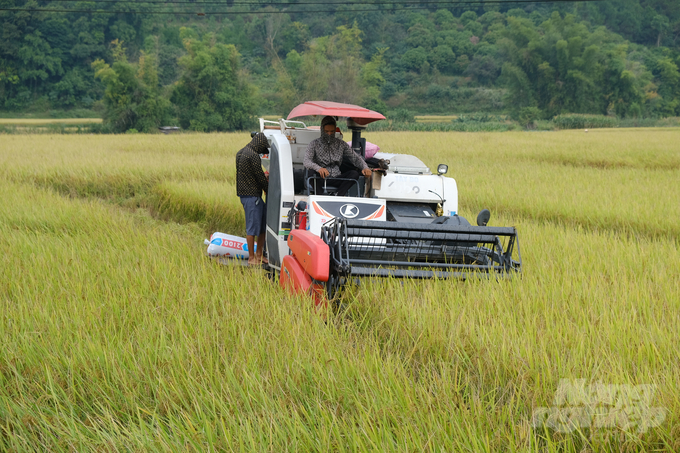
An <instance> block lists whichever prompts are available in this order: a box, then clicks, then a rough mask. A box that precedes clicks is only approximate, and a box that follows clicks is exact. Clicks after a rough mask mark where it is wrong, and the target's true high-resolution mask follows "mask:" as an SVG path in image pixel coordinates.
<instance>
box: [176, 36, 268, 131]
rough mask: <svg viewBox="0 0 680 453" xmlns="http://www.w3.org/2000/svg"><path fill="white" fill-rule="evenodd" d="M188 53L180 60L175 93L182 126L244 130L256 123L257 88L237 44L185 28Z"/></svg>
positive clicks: (196, 128) (217, 129)
mask: <svg viewBox="0 0 680 453" xmlns="http://www.w3.org/2000/svg"><path fill="white" fill-rule="evenodd" d="M182 32H183V35H184V47H185V49H186V51H187V55H185V56H183V57H181V58H180V59H179V64H180V67H181V68H182V70H183V73H182V76H181V77H180V79H179V81H178V82H177V84H176V86H175V88H174V91H173V93H172V97H171V100H172V102H173V103H174V104H175V105H176V107H177V114H178V117H179V122H180V125H181V126H182V127H183V128H185V129H191V130H195V131H204V132H210V131H233V130H244V129H247V128H248V127H250V126H251V125H252V124H253V122H254V115H255V107H256V105H255V88H254V87H253V86H252V85H250V84H249V83H247V82H246V79H245V76H244V75H243V74H242V73H241V69H240V61H239V60H240V55H239V53H238V51H237V50H236V47H234V46H233V45H225V44H219V43H217V44H213V35H211V34H207V35H206V36H205V37H204V38H203V40H198V39H195V38H193V37H187V36H188V30H186V29H182Z"/></svg>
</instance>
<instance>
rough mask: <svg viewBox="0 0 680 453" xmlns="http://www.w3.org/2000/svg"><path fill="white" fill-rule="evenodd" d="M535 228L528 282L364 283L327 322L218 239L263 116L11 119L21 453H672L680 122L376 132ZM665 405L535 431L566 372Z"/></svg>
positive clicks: (2, 395)
mask: <svg viewBox="0 0 680 453" xmlns="http://www.w3.org/2000/svg"><path fill="white" fill-rule="evenodd" d="M366 138H367V139H368V140H369V141H371V142H373V143H376V144H379V145H380V146H381V148H382V150H385V151H388V152H411V153H414V154H417V155H419V156H420V157H421V158H422V159H423V160H424V161H425V162H426V163H427V164H428V165H429V166H431V167H434V166H436V164H438V163H440V162H441V163H448V164H449V168H450V170H449V173H450V174H449V176H452V177H454V178H456V180H457V181H458V186H459V191H460V205H461V211H462V213H463V214H464V215H466V216H467V217H468V218H474V215H475V214H476V212H477V211H478V210H479V209H481V208H483V207H491V208H492V215H493V216H492V222H491V223H492V224H494V225H514V226H516V227H517V228H518V231H519V240H520V245H521V247H522V257H523V259H524V268H525V273H524V275H523V278H521V279H515V280H512V281H509V282H479V281H468V282H463V283H461V282H452V281H428V282H417V281H406V282H401V281H394V280H380V281H364V282H363V283H362V285H361V286H360V287H359V288H354V289H352V290H350V291H349V292H348V294H347V295H346V297H345V301H344V302H345V303H346V304H347V305H348V311H347V313H345V314H344V315H340V316H334V315H332V314H329V318H328V323H325V322H324V321H323V318H322V317H320V316H318V315H317V314H315V313H314V312H313V310H312V309H311V302H310V301H309V300H308V299H306V298H304V297H302V298H301V297H294V296H290V295H288V294H286V293H284V292H282V291H281V290H279V288H278V287H276V286H275V285H272V284H271V283H269V281H268V280H267V279H266V278H265V277H264V275H262V274H261V273H260V272H258V271H256V270H252V269H248V268H243V267H240V266H220V265H217V264H216V263H214V262H213V261H210V260H208V259H207V258H205V257H204V256H203V252H204V245H203V243H202V241H203V238H204V237H207V234H209V233H211V232H213V231H216V230H219V231H223V232H226V233H232V234H238V235H242V234H243V218H242V212H241V209H240V205H239V203H238V200H237V199H236V197H235V194H234V166H233V160H234V154H235V152H236V151H237V150H238V149H239V148H240V147H242V146H243V145H244V144H245V143H247V142H248V140H249V136H248V134H210V135H203V134H194V135H175V136H172V135H170V136H156V135H154V136H146V135H135V136H115V137H111V136H50V135H36V136H26V135H24V136H6V137H4V138H3V142H2V143H3V145H2V147H0V187H1V191H2V194H3V196H2V199H1V200H2V201H0V246H1V247H2V250H3V256H2V258H0V273H1V275H3V279H2V280H0V307H1V308H0V338H2V344H3V348H2V349H0V449H1V450H3V451H35V450H41V451H66V450H77V451H89V450H101V451H118V450H154V451H155V450H163V451H176V450H181V451H221V450H241V451H264V450H270V451H284V450H301V451H328V450H334V451H357V450H359V451H364V450H373V451H375V450H381V451H388V450H389V451H441V450H446V451H500V450H502V451H559V452H562V451H579V452H580V451H651V450H654V451H677V450H678V449H680V443H678V440H677V439H678V437H677V432H678V429H679V426H680V372H679V371H678V367H677V365H676V364H677V361H678V353H677V344H678V340H679V339H680V338H679V335H678V333H677V329H676V326H677V324H678V321H680V306H679V301H678V294H680V281H679V280H678V278H677V276H678V275H680V250H679V249H680V248H679V247H678V242H677V237H678V227H677V219H678V218H679V216H678V212H677V209H678V208H677V199H678V197H679V195H680V193H679V192H680V187H679V186H678V185H677V184H676V183H674V181H675V179H676V178H674V176H675V175H676V174H677V170H678V162H680V149H679V148H678V146H677V145H676V143H680V131H678V130H672V129H659V130H640V129H636V130H606V131H605V130H595V131H590V132H589V133H588V134H585V133H583V132H580V131H579V132H573V131H572V132H569V131H563V132H548V133H529V132H507V133H504V134H497V133H408V132H398V133H394V132H391V133H390V132H369V133H367V134H366ZM563 378H574V379H575V378H583V379H586V380H587V381H588V382H592V383H596V382H602V383H605V384H615V385H623V384H631V385H641V384H653V385H655V386H656V391H655V393H654V397H653V401H652V404H651V405H652V406H653V407H661V408H663V409H665V411H666V412H665V415H666V416H665V421H664V422H663V423H662V424H661V425H660V426H658V427H654V428H650V429H649V430H648V431H646V432H644V433H638V432H637V431H635V429H634V428H635V427H632V428H629V429H625V428H624V427H622V426H620V425H619V426H616V427H613V428H607V429H587V430H583V431H581V432H579V431H574V432H570V433H559V432H554V431H550V430H548V431H544V430H541V429H533V428H532V427H531V424H530V422H531V416H532V413H533V411H534V410H535V409H536V408H538V407H548V406H551V405H552V404H553V399H554V397H555V392H556V389H557V387H558V385H559V381H560V379H563Z"/></svg>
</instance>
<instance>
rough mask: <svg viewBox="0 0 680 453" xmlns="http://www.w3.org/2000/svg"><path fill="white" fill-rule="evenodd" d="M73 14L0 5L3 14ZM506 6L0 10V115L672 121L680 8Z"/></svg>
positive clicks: (144, 122) (678, 91) (147, 121)
mask: <svg viewBox="0 0 680 453" xmlns="http://www.w3.org/2000/svg"><path fill="white" fill-rule="evenodd" d="M83 4H84V3H76V2H40V3H38V2H36V0H0V5H2V7H3V8H5V9H11V8H24V9H37V8H48V7H57V6H58V7H59V8H62V9H63V8H68V7H72V6H76V5H81V6H80V7H79V8H78V9H81V10H82V9H83V7H82V5H83ZM291 4H294V3H291ZM87 5H90V3H88V4H87ZM100 5H102V6H101V8H100V7H99V6H100ZM506 6H508V5H495V6H484V7H482V8H469V9H468V10H464V9H436V10H434V9H433V10H404V9H400V8H398V7H397V6H396V5H393V4H392V5H390V4H385V5H384V6H382V7H381V10H380V11H376V12H371V13H358V12H357V13H352V12H351V11H348V9H349V10H351V8H352V7H349V8H345V10H343V11H340V10H338V11H336V12H330V13H326V14H318V13H317V14H314V13H311V12H310V13H306V12H304V10H305V8H307V9H310V8H311V7H309V6H304V5H300V6H298V7H297V10H299V11H300V12H298V13H295V14H241V15H232V16H221V15H210V14H209V13H210V11H209V10H206V11H207V13H206V16H203V17H197V16H195V15H193V16H190V15H187V16H182V15H179V16H160V15H153V14H148V15H144V14H133V13H124V12H119V13H116V14H90V13H86V12H84V13H76V12H73V13H55V12H33V11H0V25H1V28H2V40H0V110H2V111H6V112H11V111H14V112H21V111H27V110H32V111H47V110H50V109H90V110H91V109H95V110H98V111H100V112H101V113H102V115H103V116H104V118H105V122H106V124H107V125H108V127H109V128H110V130H112V131H125V130H129V129H136V130H139V131H148V130H151V129H153V128H155V127H158V126H159V125H172V124H175V123H177V124H179V125H181V126H182V127H183V128H187V129H193V130H201V131H211V130H236V129H243V128H248V127H250V125H251V124H252V121H253V118H254V117H255V115H257V114H264V113H268V114H281V115H283V114H286V113H287V112H288V111H289V110H290V109H291V108H292V107H294V106H295V105H297V104H298V103H300V102H303V101H305V100H312V99H327V100H335V101H340V102H349V103H358V104H362V105H364V106H366V107H369V108H372V109H375V110H378V111H381V112H383V113H387V114H388V115H389V114H391V113H394V112H396V111H399V110H403V109H408V110H410V111H412V112H418V113H466V112H491V113H509V114H511V115H513V116H514V117H515V118H518V119H520V118H521V119H522V120H527V119H541V118H546V119H547V118H552V117H554V116H556V115H559V114H563V113H593V114H603V115H616V116H618V117H621V118H627V117H664V116H679V115H680V72H679V71H678V67H679V66H680V52H679V48H678V39H679V38H680V3H678V2H676V1H671V0H605V1H601V2H594V3H592V4H591V3H587V4H576V5H574V4H572V5H558V6H557V7H552V6H546V5H529V6H526V7H525V8H508V7H506ZM97 7H98V9H106V8H109V9H111V10H116V11H119V10H121V8H122V7H121V5H120V4H97ZM163 8H166V9H168V8H171V7H170V6H163ZM213 8H217V7H213ZM234 8H242V9H244V8H246V7H245V6H241V7H239V6H234ZM328 8H334V7H333V6H328ZM222 9H223V8H222ZM244 12H246V11H244Z"/></svg>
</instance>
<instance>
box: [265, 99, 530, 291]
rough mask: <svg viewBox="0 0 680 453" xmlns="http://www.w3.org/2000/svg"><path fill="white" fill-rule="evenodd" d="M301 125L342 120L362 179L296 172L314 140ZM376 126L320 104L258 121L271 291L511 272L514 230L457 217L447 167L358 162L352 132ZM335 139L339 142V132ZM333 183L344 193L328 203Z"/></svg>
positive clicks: (405, 160)
mask: <svg viewBox="0 0 680 453" xmlns="http://www.w3.org/2000/svg"><path fill="white" fill-rule="evenodd" d="M303 116H305V117H306V116H317V117H318V116H332V117H335V118H340V117H343V118H346V124H347V128H348V129H349V130H350V131H352V142H351V143H352V145H351V148H352V150H353V152H354V153H356V154H357V155H358V156H361V158H362V159H364V160H361V161H358V162H360V163H362V165H363V162H364V161H366V163H367V166H368V167H370V169H371V171H370V172H368V171H367V170H365V171H364V172H363V174H362V175H361V176H359V177H358V178H356V179H354V178H350V179H348V180H346V182H345V181H343V180H342V179H341V178H340V179H338V178H333V179H328V178H325V177H322V176H324V175H323V174H310V172H309V171H306V169H305V167H304V158H305V153H306V152H307V148H308V146H309V144H310V142H312V141H313V140H315V139H317V138H319V137H320V135H321V134H323V130H321V131H320V130H319V129H318V128H317V127H313V126H312V127H308V126H307V125H306V124H305V123H303V122H301V121H297V120H295V118H299V117H303ZM382 119H385V117H384V116H383V115H381V114H380V113H378V112H374V111H371V110H368V109H365V108H362V107H359V106H356V105H349V104H339V103H335V102H324V101H315V102H306V103H304V104H301V105H299V106H297V107H296V108H295V109H293V111H292V112H291V113H290V114H289V115H288V118H287V119H285V120H284V119H280V120H279V121H277V122H276V121H266V120H264V119H260V132H263V133H264V134H265V135H266V137H267V139H268V141H269V145H270V146H269V154H268V155H264V156H263V158H262V162H263V165H264V167H265V169H267V170H268V171H269V192H268V194H267V231H266V244H267V247H266V254H267V259H268V261H269V264H268V266H269V269H270V270H271V271H272V272H275V273H278V274H279V281H280V284H281V286H283V287H285V288H289V289H291V290H294V291H296V292H298V291H299V292H314V293H316V294H317V295H321V294H324V293H325V295H326V296H327V297H328V298H329V299H332V298H334V297H335V296H336V294H337V293H338V291H339V290H340V289H341V288H342V287H343V286H344V285H345V284H346V283H347V282H349V281H351V280H353V279H354V278H355V277H388V276H391V277H399V278H404V277H405V278H466V277H467V276H468V275H469V274H470V273H471V272H481V273H485V274H486V275H495V276H508V275H512V274H516V273H518V272H521V257H520V253H519V244H518V239H517V232H516V230H515V228H514V227H491V226H487V222H488V220H489V211H487V210H483V211H482V212H480V214H479V216H478V218H477V226H472V225H470V223H469V222H468V221H467V220H466V219H465V218H463V217H461V216H459V215H458V189H457V186H456V181H455V180H454V179H452V178H448V177H446V176H445V175H446V173H447V171H448V167H447V165H445V164H440V165H439V166H438V168H437V171H436V173H433V172H432V171H431V170H430V168H428V167H427V166H426V165H425V164H424V163H423V162H422V161H421V160H420V159H418V158H417V157H415V156H411V155H407V154H391V153H384V152H380V153H377V154H376V155H375V156H373V157H372V158H370V159H365V158H366V153H365V149H366V140H365V139H364V138H362V137H361V132H362V131H363V130H364V129H365V128H366V126H367V125H368V124H370V123H371V122H373V121H378V120H382ZM329 133H330V134H331V135H332V130H331V131H329ZM335 137H336V138H342V133H341V131H340V129H339V128H337V129H336V131H335ZM353 160H355V159H353ZM312 173H313V172H312ZM322 173H323V172H322ZM364 175H370V176H364ZM326 176H327V175H326ZM334 176H336V175H334ZM343 183H344V187H345V188H346V187H348V186H349V189H348V190H347V193H346V194H344V195H342V196H338V191H339V189H340V186H341V185H343Z"/></svg>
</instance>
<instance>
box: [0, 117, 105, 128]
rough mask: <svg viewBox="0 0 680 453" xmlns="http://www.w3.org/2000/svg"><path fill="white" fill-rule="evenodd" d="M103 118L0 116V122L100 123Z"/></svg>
mask: <svg viewBox="0 0 680 453" xmlns="http://www.w3.org/2000/svg"><path fill="white" fill-rule="evenodd" d="M101 122H102V119H101V118H0V124H3V125H4V124H9V125H23V126H40V125H46V124H98V123H101Z"/></svg>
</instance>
